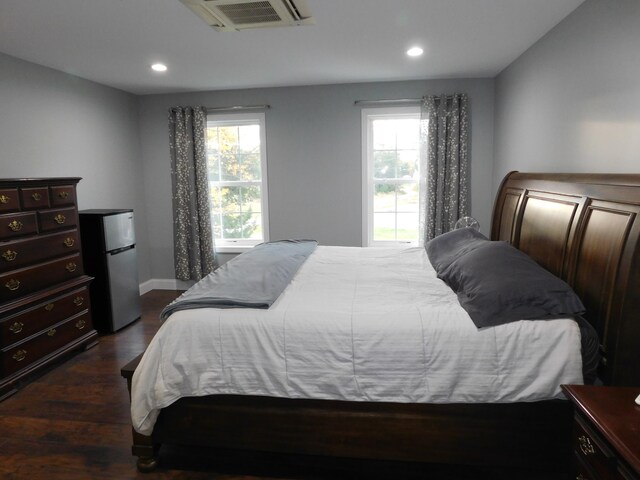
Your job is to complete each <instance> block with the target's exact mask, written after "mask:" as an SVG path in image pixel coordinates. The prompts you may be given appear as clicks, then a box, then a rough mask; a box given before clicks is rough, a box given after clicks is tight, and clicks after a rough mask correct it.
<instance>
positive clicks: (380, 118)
mask: <svg viewBox="0 0 640 480" xmlns="http://www.w3.org/2000/svg"><path fill="white" fill-rule="evenodd" d="M362 139H363V147H362V152H363V153H362V156H363V159H362V165H363V212H364V221H363V235H362V236H363V244H364V245H366V246H374V245H395V244H399V243H403V244H407V243H410V244H417V242H418V225H419V204H420V149H419V145H420V109H419V107H417V106H416V107H403V108H375V109H364V110H363V111H362Z"/></svg>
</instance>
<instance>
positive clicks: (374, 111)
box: [361, 105, 421, 247]
mask: <svg viewBox="0 0 640 480" xmlns="http://www.w3.org/2000/svg"><path fill="white" fill-rule="evenodd" d="M384 118H397V119H401V118H415V119H417V120H420V106H419V105H415V106H405V107H374V108H363V109H362V111H361V127H362V245H363V246H365V247H382V246H388V247H397V246H417V245H418V240H417V239H416V241H413V242H412V241H406V240H377V241H376V240H374V239H373V213H374V212H373V194H374V191H375V189H374V179H373V172H374V165H373V162H374V158H373V121H374V120H377V119H384ZM388 183H390V184H393V183H397V184H399V183H407V182H400V181H398V180H390V181H389V182H388ZM420 184H421V182H420V181H418V185H420ZM396 214H397V212H396Z"/></svg>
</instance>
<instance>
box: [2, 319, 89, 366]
mask: <svg viewBox="0 0 640 480" xmlns="http://www.w3.org/2000/svg"><path fill="white" fill-rule="evenodd" d="M91 328H92V327H91V318H90V316H89V312H85V313H81V314H79V315H77V316H75V317H72V318H70V319H68V320H65V321H64V322H60V323H57V324H55V325H53V326H51V327H50V328H48V329H47V330H43V331H42V333H40V334H39V335H36V336H34V337H31V338H30V339H28V340H26V341H24V342H22V343H19V344H17V345H14V346H11V347H9V348H5V349H3V350H2V367H3V370H4V371H3V375H5V376H6V375H11V374H12V373H15V372H17V371H19V370H22V369H23V368H26V367H28V366H29V365H30V364H32V363H33V362H35V361H37V360H39V359H41V358H42V357H45V356H46V355H49V354H50V353H54V352H55V351H56V350H59V349H60V348H62V347H64V346H66V345H67V344H68V343H69V342H71V341H73V340H74V339H76V338H79V337H81V336H82V335H84V334H85V333H87V332H89V331H90V330H91Z"/></svg>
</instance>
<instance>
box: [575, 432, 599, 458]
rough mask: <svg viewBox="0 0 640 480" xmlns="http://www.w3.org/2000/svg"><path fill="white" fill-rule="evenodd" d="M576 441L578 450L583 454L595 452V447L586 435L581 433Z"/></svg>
mask: <svg viewBox="0 0 640 480" xmlns="http://www.w3.org/2000/svg"><path fill="white" fill-rule="evenodd" d="M578 442H579V443H580V451H581V452H582V454H583V455H585V456H588V455H594V454H595V453H596V449H595V448H593V444H592V443H591V440H590V439H589V437H587V436H586V435H581V436H580V437H578Z"/></svg>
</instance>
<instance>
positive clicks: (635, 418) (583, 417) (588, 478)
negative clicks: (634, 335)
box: [562, 367, 640, 480]
mask: <svg viewBox="0 0 640 480" xmlns="http://www.w3.org/2000/svg"><path fill="white" fill-rule="evenodd" d="M630 368H634V367H630ZM636 368H637V367H636ZM562 389H563V390H564V392H565V395H566V396H567V398H569V400H570V401H571V402H573V404H574V405H575V416H574V427H573V450H574V451H573V455H574V458H573V460H574V462H573V465H574V472H573V475H572V477H571V478H575V479H577V480H600V479H607V480H609V479H616V480H640V406H638V405H636V403H635V402H634V399H635V398H636V396H637V395H638V394H640V387H601V386H592V385H563V386H562Z"/></svg>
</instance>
